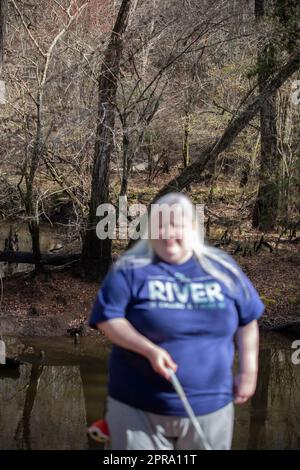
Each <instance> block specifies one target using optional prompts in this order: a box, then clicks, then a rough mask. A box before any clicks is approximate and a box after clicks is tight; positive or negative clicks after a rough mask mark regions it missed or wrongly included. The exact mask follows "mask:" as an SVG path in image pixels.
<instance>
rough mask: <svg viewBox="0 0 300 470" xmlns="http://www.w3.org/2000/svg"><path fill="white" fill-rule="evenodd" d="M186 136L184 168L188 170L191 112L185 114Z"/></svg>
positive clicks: (188, 189) (188, 188)
mask: <svg viewBox="0 0 300 470" xmlns="http://www.w3.org/2000/svg"><path fill="white" fill-rule="evenodd" d="M183 127H184V136H183V149H182V150H183V167H184V168H186V167H188V166H189V164H190V133H191V115H190V113H189V111H186V112H185V116H184V126H183ZM186 189H187V191H190V190H191V188H190V185H188V186H187V188H186Z"/></svg>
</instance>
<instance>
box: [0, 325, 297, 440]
mask: <svg viewBox="0 0 300 470" xmlns="http://www.w3.org/2000/svg"><path fill="white" fill-rule="evenodd" d="M294 339H298V338H297V337H295V335H294V336H290V337H288V336H280V335H275V334H271V333H266V334H264V335H262V337H261V351H260V374H259V381H258V387H257V392H256V395H255V397H254V398H253V399H252V400H251V401H249V403H247V404H246V405H243V406H240V407H236V416H235V432H234V439H233V448H234V449H299V448H300V364H299V365H294V364H293V363H292V361H291V355H292V353H293V350H292V349H291V344H292V342H293V340H294ZM299 339H300V338H299ZM5 340H6V343H7V349H8V352H9V353H10V354H13V355H18V356H19V357H20V359H21V360H22V362H23V364H21V365H20V367H19V369H16V370H3V369H2V370H0V400H1V401H0V449H95V448H99V447H98V445H97V444H96V443H94V442H92V441H91V440H90V439H89V438H88V437H87V435H86V426H87V424H90V423H91V422H93V421H94V420H96V419H99V418H100V417H102V415H103V412H104V408H105V397H106V381H107V357H108V354H109V347H108V346H105V345H103V343H102V342H101V341H100V340H99V339H98V338H82V339H81V342H80V344H79V345H74V343H73V340H72V339H71V338H24V337H23V338H16V337H7V338H5Z"/></svg>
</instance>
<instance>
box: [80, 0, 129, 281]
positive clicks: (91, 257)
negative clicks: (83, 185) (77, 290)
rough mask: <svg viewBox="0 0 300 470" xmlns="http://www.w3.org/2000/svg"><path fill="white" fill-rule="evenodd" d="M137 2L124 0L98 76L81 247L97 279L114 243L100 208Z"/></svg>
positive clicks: (84, 262)
mask: <svg viewBox="0 0 300 470" xmlns="http://www.w3.org/2000/svg"><path fill="white" fill-rule="evenodd" d="M135 4H136V2H134V1H132V0H123V1H122V4H121V6H120V9H119V13H118V16H117V19H116V22H115V25H114V27H113V30H112V33H111V36H110V40H109V43H108V46H107V49H106V52H105V56H104V60H103V66H102V70H101V73H100V77H99V99H98V100H99V101H98V125H97V132H96V143H95V155H94V166H93V173H92V189H91V199H90V204H89V217H88V225H87V229H86V234H85V239H84V243H83V249H82V267H83V270H84V274H85V276H86V277H88V278H93V279H98V278H99V276H100V275H101V274H104V273H106V272H107V269H108V267H109V265H110V264H111V243H112V240H111V239H110V238H109V237H108V238H106V239H104V240H101V239H99V238H98V237H97V234H96V225H97V222H98V220H97V215H96V211H97V207H98V206H99V205H100V204H103V203H107V202H108V201H109V176H110V174H109V169H110V160H111V154H112V148H113V137H114V126H115V112H116V93H117V88H118V79H119V75H120V60H121V56H122V49H123V41H124V33H125V31H126V28H127V25H128V21H129V17H130V13H131V9H132V8H133V7H135V6H136V5H135Z"/></svg>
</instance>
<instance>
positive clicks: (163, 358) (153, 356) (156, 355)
mask: <svg viewBox="0 0 300 470" xmlns="http://www.w3.org/2000/svg"><path fill="white" fill-rule="evenodd" d="M147 358H148V360H149V361H150V363H151V365H152V367H153V369H154V370H155V372H157V373H158V374H160V375H162V376H163V377H164V378H165V379H167V380H170V372H169V371H168V369H169V368H170V369H172V370H173V371H174V372H176V370H177V364H175V362H174V361H173V359H172V358H171V356H170V354H169V353H168V351H166V350H165V349H163V348H160V347H159V346H153V348H151V349H150V351H149V353H148V355H147Z"/></svg>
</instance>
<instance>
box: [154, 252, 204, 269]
mask: <svg viewBox="0 0 300 470" xmlns="http://www.w3.org/2000/svg"><path fill="white" fill-rule="evenodd" d="M195 259H196V258H195V255H194V253H192V254H191V256H190V257H189V258H188V259H187V260H185V261H183V262H182V263H171V262H169V261H165V260H164V259H162V258H160V256H159V255H157V254H156V253H154V262H156V263H160V264H163V265H166V266H171V267H172V268H180V269H181V268H184V267H186V266H189V265H190V264H193V263H194V262H195Z"/></svg>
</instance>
